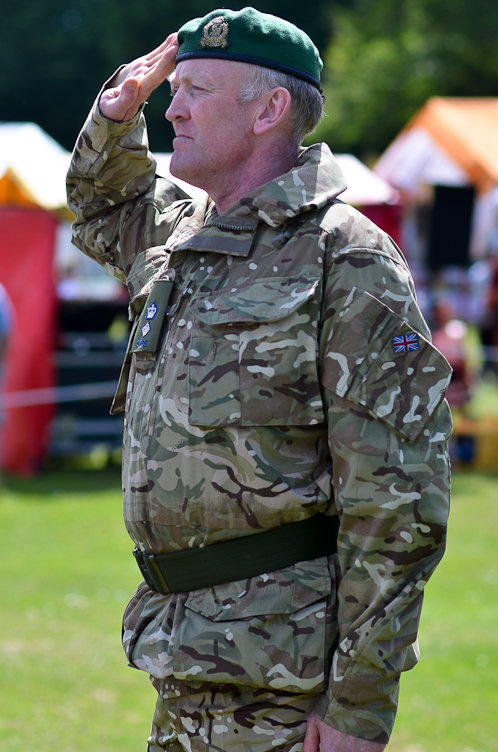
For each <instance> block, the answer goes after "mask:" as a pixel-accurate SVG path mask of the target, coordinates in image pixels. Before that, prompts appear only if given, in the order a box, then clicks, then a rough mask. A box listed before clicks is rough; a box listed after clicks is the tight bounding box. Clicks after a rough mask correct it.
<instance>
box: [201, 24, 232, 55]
mask: <svg viewBox="0 0 498 752" xmlns="http://www.w3.org/2000/svg"><path fill="white" fill-rule="evenodd" d="M201 47H218V48H220V49H222V50H224V49H225V47H228V23H227V20H226V18H225V17H224V16H217V17H216V18H213V19H212V20H211V21H210V22H209V23H207V24H206V25H205V27H204V28H203V30H202V39H201Z"/></svg>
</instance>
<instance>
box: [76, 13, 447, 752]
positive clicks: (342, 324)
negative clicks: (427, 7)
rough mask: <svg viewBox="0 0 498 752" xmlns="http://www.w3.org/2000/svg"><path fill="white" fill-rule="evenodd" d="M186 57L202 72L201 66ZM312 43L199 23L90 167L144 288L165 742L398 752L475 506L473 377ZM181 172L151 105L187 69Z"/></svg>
mask: <svg viewBox="0 0 498 752" xmlns="http://www.w3.org/2000/svg"><path fill="white" fill-rule="evenodd" d="M175 65H176V67H175ZM321 68H322V63H321V60H320V58H319V55H318V51H317V50H316V48H315V46H314V45H313V43H312V42H311V40H310V39H309V37H308V36H307V35H306V34H305V33H304V32H302V31H301V30H300V29H298V28H297V27H295V26H293V25H291V24H289V23H288V22H286V21H284V20H282V19H280V18H276V17H275V16H269V15H266V14H262V13H259V12H258V11H256V10H254V9H252V8H245V9H243V10H241V11H231V10H226V9H222V10H216V11H213V12H211V13H209V14H207V15H206V16H205V17H204V18H197V19H193V20H192V21H190V22H189V23H187V24H185V25H184V26H183V27H182V28H181V29H180V31H179V32H178V35H176V34H172V35H170V36H169V37H168V38H167V39H166V41H165V42H164V43H163V44H162V45H161V46H160V47H158V48H157V49H156V50H154V51H153V52H151V53H150V54H148V55H145V56H144V57H142V58H139V59H137V60H135V61H133V62H131V63H129V64H127V65H124V66H123V67H122V68H120V69H119V70H118V71H117V72H116V74H115V75H114V76H113V77H112V78H111V79H110V80H109V81H108V82H107V83H106V84H105V85H104V87H103V89H102V91H101V93H100V94H99V97H98V98H97V101H96V103H95V105H94V107H93V109H92V111H91V113H90V115H89V117H88V119H87V122H86V124H85V126H84V128H83V130H82V132H81V134H80V136H79V137H78V140H77V144H76V147H75V150H74V153H73V159H72V163H71V167H70V170H69V173H68V196H69V206H70V208H71V209H72V211H73V212H74V213H75V215H76V220H75V222H74V225H73V235H74V243H75V244H76V245H77V246H78V247H79V248H80V249H81V250H82V251H83V252H84V253H86V254H88V255H89V256H90V257H91V258H94V259H95V260H96V261H98V262H99V263H100V264H102V265H103V266H104V267H105V268H106V269H107V270H108V271H109V272H110V273H111V274H114V275H115V276H117V277H118V278H119V279H121V280H123V281H126V282H127V284H128V289H129V291H130V296H131V304H130V314H131V317H132V318H133V319H134V329H133V332H132V337H131V339H130V345H129V350H128V354H127V357H126V361H125V365H124V369H123V374H122V379H121V382H120V385H119V387H118V392H117V395H116V398H115V402H114V407H113V410H114V411H116V410H119V409H123V408H124V409H125V429H124V450H123V492H124V517H125V523H126V527H127V530H128V532H129V534H130V536H131V538H132V539H133V541H134V542H135V545H136V549H135V556H136V558H137V562H138V564H139V566H140V569H141V572H142V574H143V576H144V582H142V583H141V584H140V586H139V588H138V590H137V592H136V593H135V595H134V597H133V598H132V600H131V602H130V603H129V605H128V607H127V609H126V612H125V616H124V623H123V643H124V647H125V651H126V654H127V657H128V660H129V663H130V665H131V666H134V667H135V668H139V669H141V670H143V671H146V672H148V673H149V674H150V676H151V679H152V682H153V684H154V686H155V688H156V689H157V692H158V701H157V706H156V713H155V715H154V720H153V725H152V731H151V735H150V738H149V750H150V752H156V751H157V750H170V752H180V751H181V750H185V751H188V752H191V751H195V752H200V750H202V751H203V752H206V751H207V750H212V751H214V750H220V749H224V750H230V751H231V752H237V751H240V752H242V751H243V750H251V752H270V750H274V749H279V750H281V752H303V750H304V752H318V750H320V751H321V752H331V751H332V750H336V752H381V750H383V749H384V747H385V745H386V744H387V741H388V739H389V735H390V733H391V730H392V726H393V723H394V718H395V714H396V707H397V698H398V685H399V678H400V674H401V672H402V671H403V670H407V669H409V668H411V667H413V666H414V665H415V663H416V662H417V660H418V648H417V630H418V623H419V618H420V611H421V607H422V598H423V587H424V585H425V582H426V581H427V579H428V578H429V576H430V575H431V573H432V571H433V570H434V568H435V566H436V565H437V563H438V562H439V560H440V558H441V556H442V554H443V550H444V541H445V525H446V517H447V512H448V501H449V464H448V457H447V452H446V443H447V437H448V434H449V431H450V427H451V420H450V416H449V412H448V408H447V404H446V403H445V402H444V400H443V396H444V391H445V388H446V386H447V384H448V381H449V376H450V368H449V366H448V364H447V363H446V361H445V360H444V358H443V357H442V356H441V354H440V353H439V352H438V351H437V350H436V349H435V348H434V347H433V346H432V344H431V343H430V332H429V330H428V327H427V325H426V323H425V321H424V320H423V318H422V315H421V313H420V311H419V309H418V307H417V304H416V300H415V293H414V288H413V282H412V279H411V276H410V272H409V270H408V268H407V266H406V263H405V260H404V258H403V256H402V255H401V253H400V251H399V249H398V248H397V247H396V246H395V244H394V243H393V242H392V240H391V239H390V238H389V237H388V236H387V235H386V234H385V233H384V232H382V231H381V230H380V229H379V228H378V227H376V226H375V225H374V224H373V223H372V222H370V221H369V220H368V219H366V218H365V217H364V216H363V215H361V214H360V213H359V212H357V211H356V210H354V209H353V208H351V207H349V206H347V205H346V204H344V203H342V202H341V201H340V200H339V199H338V196H339V195H340V194H341V193H342V192H343V191H344V190H345V188H346V185H345V182H344V179H343V177H342V175H341V173H340V171H339V170H338V167H337V165H336V163H335V160H334V157H333V155H332V153H331V152H330V150H329V149H328V147H327V146H326V145H325V144H315V145H314V146H311V147H308V148H303V147H302V146H301V142H302V139H303V137H304V135H305V134H306V133H308V132H311V131H312V130H313V129H314V128H315V127H316V125H317V123H318V121H319V119H320V117H321V114H322V97H321V93H320V81H319V79H320V71H321ZM168 77H169V82H170V85H171V91H172V101H171V104H170V105H169V108H168V110H167V112H166V117H167V118H168V120H170V121H171V122H172V123H173V127H174V130H175V134H176V138H175V140H174V142H173V146H174V153H173V157H172V160H171V168H170V169H171V172H172V174H173V175H175V176H176V177H178V178H180V179H184V180H186V181H188V182H190V183H192V184H193V185H195V186H198V187H200V188H203V189H204V190H205V191H206V195H205V196H204V197H203V198H199V199H195V200H194V199H191V198H190V197H189V196H187V195H186V194H185V193H183V192H182V191H181V189H179V188H178V187H177V186H176V185H175V184H173V183H170V182H168V181H167V180H164V179H162V178H160V177H158V176H156V175H155V166H156V165H155V160H154V157H153V156H152V154H151V153H150V152H149V150H148V144H147V135H146V126H145V119H144V115H143V108H144V104H145V102H146V100H147V99H148V97H149V96H150V95H151V94H152V92H153V91H154V90H155V89H156V88H157V87H158V86H159V85H160V84H161V83H162V82H163V81H165V80H166V79H167V78H168Z"/></svg>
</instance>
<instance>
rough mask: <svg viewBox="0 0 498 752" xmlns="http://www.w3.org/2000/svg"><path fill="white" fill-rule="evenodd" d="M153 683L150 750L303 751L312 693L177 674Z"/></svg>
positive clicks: (183, 751) (190, 751)
mask: <svg viewBox="0 0 498 752" xmlns="http://www.w3.org/2000/svg"><path fill="white" fill-rule="evenodd" d="M153 684H154V686H155V687H156V689H157V691H158V694H159V698H158V701H157V706H156V712H155V714H154V720H153V722H152V732H151V735H150V738H149V752H157V751H158V750H164V749H167V750H169V752H205V750H206V749H209V750H219V751H220V752H221V751H222V750H230V752H249V751H250V752H267V750H268V749H277V750H278V752H302V749H303V740H304V735H305V733H306V721H307V718H308V716H309V714H310V712H311V711H312V710H313V703H314V701H315V695H312V694H309V693H302V694H295V693H291V692H283V691H279V690H265V689H252V688H250V687H244V686H242V685H240V684H219V685H213V684H212V683H211V682H184V681H178V680H176V679H173V680H168V679H161V680H158V679H155V680H154V681H153Z"/></svg>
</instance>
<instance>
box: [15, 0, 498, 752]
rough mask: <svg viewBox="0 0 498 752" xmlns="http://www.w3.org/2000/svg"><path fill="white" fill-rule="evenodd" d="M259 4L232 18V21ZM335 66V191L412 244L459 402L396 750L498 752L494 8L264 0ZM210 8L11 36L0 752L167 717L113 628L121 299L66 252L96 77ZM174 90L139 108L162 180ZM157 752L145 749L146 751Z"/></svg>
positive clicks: (130, 745) (124, 574)
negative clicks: (73, 184)
mask: <svg viewBox="0 0 498 752" xmlns="http://www.w3.org/2000/svg"><path fill="white" fill-rule="evenodd" d="M243 5H244V3H230V7H231V8H233V9H238V8H241V7H243ZM256 6H257V7H258V9H260V10H262V11H264V12H269V13H274V14H277V15H280V16H282V17H284V18H287V19H288V20H289V21H292V22H293V23H295V24H297V25H298V26H300V27H301V28H303V29H305V30H306V31H307V32H308V33H309V34H310V36H311V37H312V38H313V40H314V41H315V43H316V45H317V46H318V48H319V49H320V52H321V55H322V58H323V60H324V62H325V68H324V74H323V88H324V93H325V95H326V98H327V101H326V106H325V110H326V117H325V118H324V120H323V121H322V123H321V125H320V126H319V129H318V131H317V132H316V133H315V134H313V136H312V137H310V139H309V142H310V143H312V142H314V141H316V140H322V141H326V142H327V143H328V144H329V146H330V147H331V148H332V150H333V152H334V153H335V154H336V156H337V159H338V162H339V165H340V167H341V169H342V170H343V172H344V175H345V177H346V180H347V182H348V186H349V187H348V190H347V192H346V193H345V194H344V195H343V196H342V197H341V198H343V199H344V200H345V201H348V202H349V203H351V204H352V205H354V206H356V207H358V208H359V209H360V211H362V212H364V213H365V214H366V215H367V216H369V217H371V218H372V219H373V220H374V221H375V222H376V223H377V224H378V225H379V226H380V227H382V228H383V229H385V230H386V231H387V232H388V233H389V234H390V235H391V236H392V237H393V238H394V240H395V241H396V242H397V243H398V245H399V246H400V247H401V249H402V251H403V253H404V254H405V257H406V258H407V261H408V263H409V265H410V268H411V270H412V274H413V276H414V279H415V282H416V287H417V296H418V302H419V305H420V307H421V309H422V311H423V313H424V315H425V317H426V318H427V320H428V322H429V324H430V327H431V330H432V333H433V338H434V341H435V344H436V345H437V346H438V347H439V348H440V349H441V350H442V352H443V353H444V354H445V355H446V357H447V359H448V360H449V361H450V363H451V364H452V366H453V369H454V375H453V380H452V383H451V385H450V389H449V392H448V399H449V401H450V404H451V407H452V412H453V417H454V423H455V431H454V435H453V439H452V444H451V455H452V465H453V473H454V479H453V487H454V494H453V498H454V511H453V517H452V523H451V524H452V525H453V528H452V530H450V532H452V535H450V546H449V550H448V554H447V556H446V558H445V560H444V562H443V564H442V566H441V569H440V570H439V571H438V573H437V574H436V577H435V581H434V584H433V583H431V584H430V586H429V588H428V598H427V605H426V613H425V621H423V625H422V651H423V652H424V640H425V650H426V655H428V659H426V660H425V661H422V663H421V665H420V667H419V668H418V669H417V670H416V671H414V672H412V673H410V674H408V675H407V676H406V677H405V678H404V682H403V684H402V700H403V692H405V695H404V701H402V705H401V711H400V718H399V721H398V722H397V726H396V731H395V735H394V737H393V741H392V742H391V744H390V747H389V748H390V749H392V750H393V752H436V751H437V752H440V751H441V750H442V751H443V752H454V751H457V752H487V750H496V749H498V720H497V718H496V712H495V710H494V708H495V707H496V701H497V700H498V677H497V663H498V644H497V637H496V634H497V630H496V619H497V617H498V604H497V599H496V591H497V587H498V566H497V564H496V533H495V530H496V523H498V515H497V511H496V508H497V507H496V504H497V491H498V477H497V475H496V473H497V472H498V53H497V47H496V40H497V39H498V3H497V2H496V0H474V2H472V3H469V2H468V0H314V2H313V3H312V4H307V5H306V4H304V5H303V3H302V2H298V1H297V0H285V2H284V0H261V1H260V2H258V3H256ZM212 9H213V4H212V3H210V2H206V1H205V0H184V1H183V2H182V3H173V2H172V0H154V1H153V0H140V2H131V1H130V0H72V1H70V2H67V3H62V2H60V0H23V2H22V3H4V4H3V6H2V23H1V25H0V63H1V64H0V379H1V384H2V395H1V402H0V405H1V408H0V410H1V423H0V466H1V467H2V472H3V475H2V478H3V480H2V481H1V483H2V485H1V486H0V530H1V531H2V533H1V534H0V535H1V538H0V540H1V541H2V546H0V566H1V568H2V572H3V573H4V574H5V576H4V577H3V578H2V579H3V580H4V582H3V585H2V591H1V592H0V597H1V598H2V605H1V609H2V621H1V622H0V669H1V670H0V686H1V683H2V682H3V683H4V686H3V687H2V689H1V690H0V691H1V692H2V697H3V698H4V697H5V698H6V699H5V703H4V707H3V709H2V710H0V746H1V748H2V750H3V749H5V750H18V749H21V748H33V749H36V750H37V751H38V752H45V750H47V752H48V750H50V751H51V752H59V751H60V752H80V751H81V752H83V750H85V752H86V751H87V750H89V749H92V750H96V751H97V752H98V750H106V752H109V751H111V752H112V751H113V750H114V749H116V750H118V749H119V750H120V752H127V751H128V750H129V751H130V752H131V750H134V749H137V748H140V749H141V748H143V747H144V744H143V739H144V738H145V736H146V734H147V726H148V722H149V716H150V714H151V708H152V704H153V695H152V692H149V690H148V689H146V688H145V689H144V687H145V684H146V682H145V683H144V681H143V679H144V677H142V676H140V675H137V674H138V672H130V671H129V670H127V669H126V666H125V664H124V663H123V659H122V656H121V654H120V647H119V644H118V643H119V640H118V636H117V633H118V631H119V619H120V612H121V611H122V606H123V604H124V603H125V602H126V598H127V596H129V594H130V592H131V591H132V589H133V587H134V585H135V584H136V581H137V577H136V574H135V569H134V564H133V563H132V562H131V561H130V560H131V557H129V548H130V544H129V541H128V540H127V538H126V535H125V533H124V531H123V530H122V524H121V522H120V519H119V517H120V515H119V504H120V499H119V497H120V492H119V487H120V486H119V484H120V482H119V467H120V461H121V450H120V446H121V432H122V416H121V415H116V416H112V417H111V416H110V415H109V407H110V402H111V398H112V394H113V391H114V388H115V386H116V381H117V378H118V375H119V370H120V366H121V362H122V359H123V355H124V351H125V348H126V343H127V338H128V332H129V324H128V316H127V304H128V299H127V292H126V288H125V287H124V286H123V285H121V284H120V283H119V282H117V281H116V280H114V279H113V278H111V277H109V276H108V275H106V273H105V272H104V271H103V270H101V269H100V267H98V265H97V264H95V263H94V262H92V261H90V260H89V259H87V258H86V257H84V256H83V255H82V254H81V253H79V252H78V251H77V250H76V249H75V248H73V247H72V246H71V243H70V222H71V215H70V213H69V212H68V210H67V209H66V208H65V186H64V178H65V173H66V170H67V167H68V163H69V158H70V154H69V152H70V150H71V148H72V145H73V143H74V142H75V140H76V138H77V135H78V132H79V130H80V128H81V125H82V123H83V121H84V119H85V117H86V114H87V112H88V111H89V109H90V107H91V105H92V102H93V100H94V98H95V96H96V95H97V93H98V91H99V89H100V87H101V85H102V83H103V82H104V81H105V80H106V79H107V78H109V76H111V75H112V73H113V72H114V70H115V69H116V68H117V67H118V66H119V65H120V64H121V63H123V62H127V61H129V60H131V59H133V58H135V57H137V56H139V55H141V54H143V53H145V52H147V51H149V50H150V49H152V48H154V47H156V46H157V45H159V44H160V43H161V42H162V41H163V39H164V38H165V37H166V36H167V35H168V34H169V33H170V32H171V31H174V30H176V29H177V28H179V26H181V25H182V24H183V23H184V22H186V21H187V20H189V19H191V18H193V17H195V16H200V15H204V14H205V13H207V12H208V11H210V10H212ZM168 102H169V86H168V85H167V84H166V85H163V86H162V87H161V88H160V89H159V90H158V91H157V92H156V93H155V94H154V96H153V97H151V101H150V103H149V105H148V107H147V110H146V116H147V122H148V127H149V138H150V145H151V149H152V150H153V151H154V153H156V155H157V158H158V172H159V173H160V174H162V175H165V176H168V165H169V156H170V151H171V139H172V135H173V134H172V129H171V126H170V124H169V123H168V122H167V121H166V120H165V118H164V112H165V110H166V109H167V106H168ZM140 745H141V746H140Z"/></svg>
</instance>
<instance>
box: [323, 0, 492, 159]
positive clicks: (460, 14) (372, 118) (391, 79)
mask: <svg viewBox="0 0 498 752" xmlns="http://www.w3.org/2000/svg"><path fill="white" fill-rule="evenodd" d="M497 38H498V3H497V2H496V0H473V1H472V2H469V0H353V2H352V3H351V4H349V6H348V7H342V8H336V9H335V12H334V34H333V38H332V41H331V44H330V47H329V49H328V50H327V52H326V55H325V61H326V76H325V84H324V90H325V94H326V96H327V103H326V112H327V115H328V116H327V117H326V118H325V120H324V121H323V122H322V124H321V126H320V129H319V131H318V133H317V134H314V138H315V137H316V136H318V137H320V138H322V139H323V140H326V141H328V142H329V143H330V144H331V146H332V148H334V149H335V150H337V151H352V152H354V153H357V154H360V155H362V156H365V155H366V154H368V153H369V152H374V153H375V152H377V153H378V152H380V151H382V150H383V149H384V148H385V147H386V146H387V145H388V144H389V142H390V141H391V140H392V139H393V138H394V136H395V135H396V134H397V133H398V131H399V130H400V129H401V128H402V127H403V125H404V124H405V123H406V122H407V121H408V120H409V118H410V117H411V116H412V115H413V114H414V113H415V112H416V110H417V109H418V108H419V107H421V106H422V105H423V104H424V102H425V101H426V100H427V98H428V97H430V96H498V54H497V51H496V50H497V48H496V40H497Z"/></svg>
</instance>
